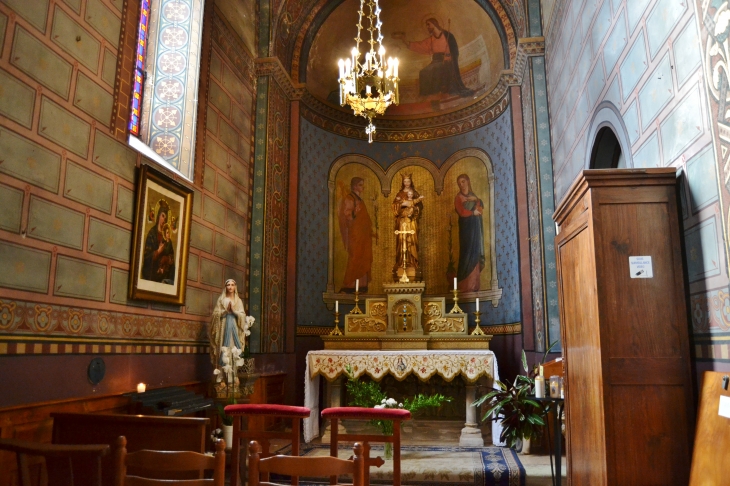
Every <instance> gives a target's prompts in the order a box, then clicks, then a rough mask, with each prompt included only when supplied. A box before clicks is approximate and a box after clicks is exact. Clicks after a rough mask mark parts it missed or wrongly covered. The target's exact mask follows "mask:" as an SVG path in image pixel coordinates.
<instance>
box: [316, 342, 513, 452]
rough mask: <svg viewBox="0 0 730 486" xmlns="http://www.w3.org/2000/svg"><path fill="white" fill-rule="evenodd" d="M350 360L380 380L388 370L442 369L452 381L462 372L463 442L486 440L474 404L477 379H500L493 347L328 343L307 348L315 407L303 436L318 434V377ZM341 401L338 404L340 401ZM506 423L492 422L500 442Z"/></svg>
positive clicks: (359, 371) (421, 372)
mask: <svg viewBox="0 0 730 486" xmlns="http://www.w3.org/2000/svg"><path fill="white" fill-rule="evenodd" d="M346 366H351V367H352V369H353V371H354V374H355V377H360V376H362V375H363V374H368V375H369V376H370V377H371V378H373V379H374V380H380V379H381V378H382V377H383V376H385V375H387V374H391V375H393V376H394V377H395V378H396V379H398V380H403V379H404V378H405V377H406V376H408V375H410V374H414V375H416V376H417V377H418V378H419V379H420V380H421V381H428V380H429V379H430V378H431V377H432V376H434V375H439V376H441V377H442V378H444V379H445V380H446V381H451V380H453V379H454V378H456V377H457V376H459V375H461V376H462V378H464V380H465V381H466V392H467V393H466V424H465V426H464V429H462V433H461V438H460V445H462V446H475V447H482V446H483V445H484V440H483V439H482V435H481V431H480V430H479V428H478V427H477V425H478V424H477V420H478V418H477V414H476V412H477V410H476V408H474V407H473V406H472V403H473V402H474V400H475V396H476V382H477V380H479V379H480V378H481V377H487V378H488V379H489V380H490V382H491V383H490V384H491V385H492V386H495V383H496V382H497V380H499V373H498V371H497V359H496V357H495V356H494V353H493V352H492V351H490V350H466V349H462V350H433V349H429V350H426V349H423V350H398V351H395V350H393V351H391V350H388V351H383V350H370V351H369V350H362V351H352V350H335V349H325V350H320V351H310V352H309V353H307V367H306V371H305V375H304V406H305V407H307V408H309V409H310V410H311V411H312V414H311V415H310V417H309V418H307V419H304V440H305V442H310V441H311V440H312V439H313V438H314V437H317V436H318V435H319V381H320V380H319V377H320V375H324V377H325V378H327V380H329V381H334V380H336V379H338V378H339V377H340V376H342V375H343V374H344V373H345V367H346ZM338 405H339V401H338V402H337V403H336V404H333V406H338ZM501 433H502V425H501V424H499V423H497V422H493V423H492V441H493V442H494V443H495V444H496V445H499V444H498V441H499V436H500V434H501Z"/></svg>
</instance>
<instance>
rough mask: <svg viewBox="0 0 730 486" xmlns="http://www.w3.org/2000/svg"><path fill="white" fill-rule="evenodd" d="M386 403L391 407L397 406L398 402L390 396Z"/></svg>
mask: <svg viewBox="0 0 730 486" xmlns="http://www.w3.org/2000/svg"><path fill="white" fill-rule="evenodd" d="M385 404H386V405H388V407H389V408H392V407H395V406H396V405H397V404H398V402H396V401H395V398H388V401H387V402H385Z"/></svg>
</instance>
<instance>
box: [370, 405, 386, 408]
mask: <svg viewBox="0 0 730 486" xmlns="http://www.w3.org/2000/svg"><path fill="white" fill-rule="evenodd" d="M373 408H385V405H375V407H373Z"/></svg>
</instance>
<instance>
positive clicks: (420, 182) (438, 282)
mask: <svg viewBox="0 0 730 486" xmlns="http://www.w3.org/2000/svg"><path fill="white" fill-rule="evenodd" d="M484 164H485V163H484V161H482V160H480V159H479V158H477V157H464V158H462V159H460V160H458V161H457V162H456V163H454V165H452V166H451V167H450V168H449V169H448V170H447V171H446V173H445V176H444V182H443V191H442V193H441V194H437V193H436V190H435V185H436V184H435V181H434V177H433V175H432V173H431V172H429V171H428V170H427V169H426V168H424V167H421V166H416V165H411V166H408V167H405V168H402V169H400V170H398V172H396V173H395V174H394V175H393V178H392V179H391V180H390V183H389V186H390V194H389V195H388V196H387V197H385V196H383V194H382V192H381V186H380V180H379V179H378V177H377V175H376V174H375V173H374V172H373V170H372V169H370V168H369V167H367V166H365V165H363V164H360V163H356V162H354V163H348V164H345V165H343V166H342V167H341V168H340V169H339V170H338V172H337V174H336V176H335V179H334V180H335V193H334V194H335V204H334V214H333V224H332V226H331V228H332V231H333V232H334V238H333V240H332V241H334V246H335V248H334V252H333V258H334V262H333V271H334V275H333V278H334V291H335V292H339V291H340V288H341V287H342V280H343V277H344V273H345V269H346V267H347V251H345V247H344V244H343V242H342V235H341V234H340V229H339V220H338V211H339V207H340V203H341V201H342V199H343V197H345V196H346V195H347V194H348V193H349V191H350V181H351V180H352V178H353V177H361V178H362V179H364V180H365V189H364V191H363V196H362V199H363V200H364V202H365V205H366V207H367V210H368V214H369V215H370V219H371V221H372V224H373V227H372V229H373V233H374V234H375V235H377V237H374V238H373V244H372V249H373V264H372V267H371V279H372V280H371V282H370V284H369V286H368V294H383V293H384V292H383V283H390V282H393V266H394V265H395V261H396V260H395V257H396V255H395V252H396V248H395V244H396V237H395V233H394V231H395V215H394V213H393V209H392V203H393V199H395V197H396V194H398V192H399V191H400V188H401V181H402V179H401V174H413V176H412V180H413V185H414V186H415V189H416V190H417V191H418V193H419V194H420V195H421V196H424V199H423V212H422V213H421V218H420V219H419V222H418V224H419V235H418V237H419V240H418V242H419V258H420V265H421V268H422V271H423V280H424V282H425V283H426V294H430V295H438V294H442V295H451V294H450V291H451V289H453V277H455V276H456V269H457V268H458V264H459V218H458V215H457V214H456V211H455V209H454V198H455V197H456V194H457V193H458V192H459V188H458V186H457V183H456V178H457V177H458V176H459V175H460V174H467V175H468V176H469V178H470V180H471V186H472V191H473V192H474V194H475V195H476V196H477V197H479V198H480V199H481V200H482V203H483V205H484V213H483V215H482V222H483V226H484V256H485V267H484V269H483V270H482V272H481V274H480V291H486V290H488V289H490V288H491V279H492V273H493V269H492V266H491V265H492V264H491V262H492V257H491V244H490V242H491V234H492V232H493V231H494V229H493V228H492V221H491V220H490V217H491V214H492V211H491V209H492V208H490V206H489V205H490V193H489V192H490V186H489V179H488V175H487V168H486V167H485V165H484ZM450 254H451V257H450ZM450 258H451V261H452V263H453V272H451V271H450V268H449V261H450ZM361 285H362V282H361Z"/></svg>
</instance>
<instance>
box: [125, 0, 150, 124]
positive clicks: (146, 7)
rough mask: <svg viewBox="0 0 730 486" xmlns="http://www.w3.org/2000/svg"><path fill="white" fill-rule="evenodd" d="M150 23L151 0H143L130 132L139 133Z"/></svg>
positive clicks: (135, 63)
mask: <svg viewBox="0 0 730 486" xmlns="http://www.w3.org/2000/svg"><path fill="white" fill-rule="evenodd" d="M149 23H150V0H142V5H141V8H140V13H139V30H138V32H137V52H136V53H135V54H136V57H135V59H134V86H133V87H132V111H131V114H130V116H129V132H130V133H131V134H133V135H135V136H137V135H139V124H140V112H141V109H142V91H143V90H144V61H145V55H146V54H147V37H148V35H147V34H148V32H149Z"/></svg>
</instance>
